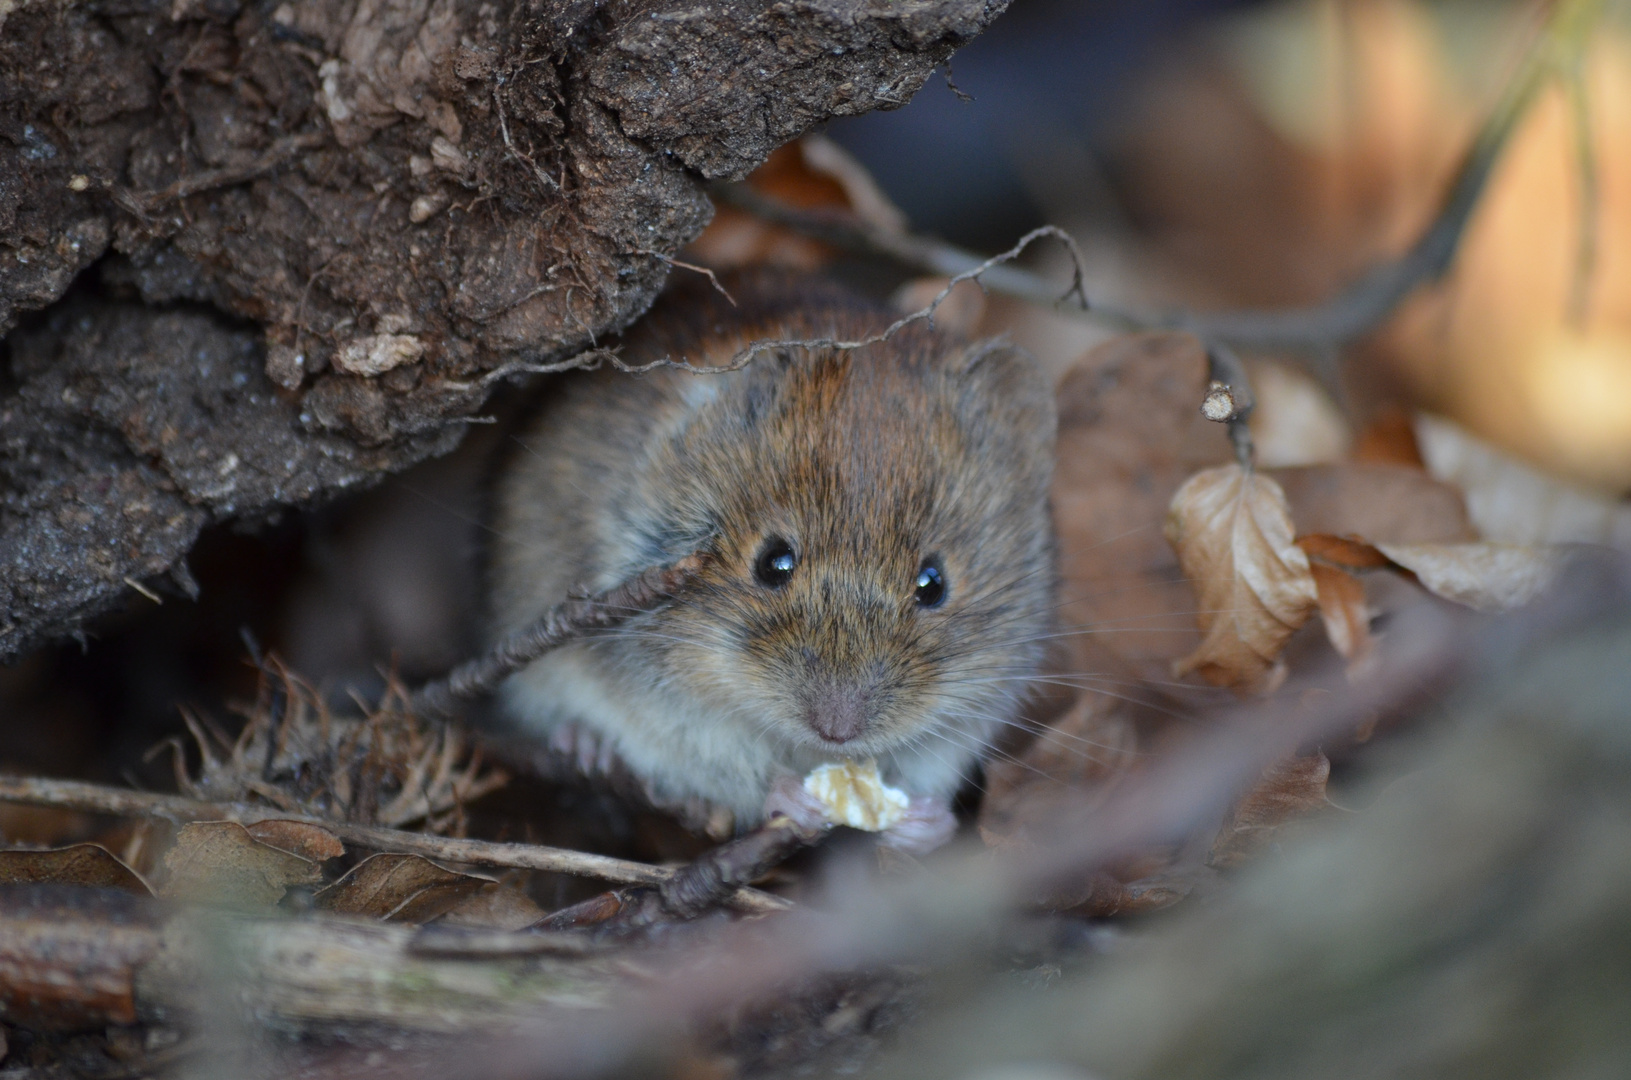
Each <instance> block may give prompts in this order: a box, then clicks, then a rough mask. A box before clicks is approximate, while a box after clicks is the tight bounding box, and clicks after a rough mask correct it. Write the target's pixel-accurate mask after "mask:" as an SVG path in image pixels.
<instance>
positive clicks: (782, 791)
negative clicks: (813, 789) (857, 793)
mask: <svg viewBox="0 0 1631 1080" xmlns="http://www.w3.org/2000/svg"><path fill="white" fill-rule="evenodd" d="M776 814H785V815H786V816H787V817H788V818H790V819H791V820H792V822H793V824H794V825H797V826H798V827H799V828H800V829H802V830H804V831H805V832H812V833H814V832H821V831H822V830H824V829H826V828H828V827H829V826H830V825H831V824H832V822H830V821H828V820H827V808H826V807H825V806H823V805H822V804H821V801H820V800H819V799H817V798H816V797H815V796H814V795H811V794H810V793H809V792H808V791H805V790H804V783H803V781H801V780H800V779H799V778H798V777H796V776H793V775H791V774H789V775H785V776H780V777H777V779H776V782H775V783H774V784H772V785H770V794H768V795H766V796H765V820H766V821H769V820H770V819H771V818H772V817H773V816H775V815H776Z"/></svg>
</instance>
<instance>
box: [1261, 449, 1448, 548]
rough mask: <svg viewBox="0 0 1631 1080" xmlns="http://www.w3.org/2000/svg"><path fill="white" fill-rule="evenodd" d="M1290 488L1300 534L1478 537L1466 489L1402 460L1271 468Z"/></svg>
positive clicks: (1432, 539) (1423, 539)
mask: <svg viewBox="0 0 1631 1080" xmlns="http://www.w3.org/2000/svg"><path fill="white" fill-rule="evenodd" d="M1269 475H1270V476H1272V477H1274V479H1275V480H1276V481H1277V482H1278V483H1279V484H1280V487H1281V489H1282V490H1283V491H1284V492H1285V493H1286V503H1287V504H1288V505H1289V506H1290V507H1291V520H1292V521H1293V522H1295V523H1296V526H1297V535H1298V536H1303V535H1306V534H1308V533H1324V534H1327V535H1331V536H1362V537H1364V538H1365V539H1367V540H1392V541H1397V542H1398V543H1401V544H1436V543H1456V542H1460V541H1465V540H1477V539H1478V538H1479V537H1478V533H1477V531H1476V530H1474V529H1473V527H1472V524H1471V522H1470V521H1468V519H1467V508H1466V505H1465V504H1464V503H1463V502H1462V499H1461V492H1460V491H1459V490H1457V489H1456V488H1454V487H1451V486H1450V485H1448V484H1445V483H1442V482H1440V481H1438V480H1435V479H1433V478H1432V477H1431V476H1429V475H1428V474H1427V473H1425V472H1423V471H1422V470H1420V469H1414V468H1410V467H1408V466H1402V465H1366V464H1351V463H1350V464H1343V465H1316V466H1311V467H1309V468H1303V469H1271V470H1269Z"/></svg>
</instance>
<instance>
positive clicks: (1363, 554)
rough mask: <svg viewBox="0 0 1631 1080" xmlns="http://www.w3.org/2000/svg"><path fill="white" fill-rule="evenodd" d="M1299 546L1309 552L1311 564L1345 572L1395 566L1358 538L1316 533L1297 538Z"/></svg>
mask: <svg viewBox="0 0 1631 1080" xmlns="http://www.w3.org/2000/svg"><path fill="white" fill-rule="evenodd" d="M1297 546H1298V547H1300V548H1302V549H1303V551H1305V552H1307V554H1308V558H1309V560H1310V561H1311V562H1323V563H1327V564H1329V565H1331V566H1336V567H1340V568H1342V569H1344V570H1380V569H1382V568H1383V567H1385V566H1391V565H1393V564H1392V563H1390V562H1388V558H1387V556H1386V555H1383V554H1382V553H1381V552H1380V551H1377V550H1376V548H1374V547H1372V546H1371V545H1370V544H1369V543H1367V542H1366V541H1364V540H1361V539H1360V538H1359V537H1357V536H1327V535H1325V534H1324V533H1314V534H1312V535H1310V536H1299V537H1297Z"/></svg>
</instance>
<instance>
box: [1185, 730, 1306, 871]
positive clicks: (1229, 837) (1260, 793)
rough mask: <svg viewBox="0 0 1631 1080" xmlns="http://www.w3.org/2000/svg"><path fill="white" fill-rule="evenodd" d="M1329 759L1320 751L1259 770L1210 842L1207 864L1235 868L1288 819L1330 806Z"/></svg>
mask: <svg viewBox="0 0 1631 1080" xmlns="http://www.w3.org/2000/svg"><path fill="white" fill-rule="evenodd" d="M1330 778H1331V762H1330V761H1329V760H1327V758H1326V757H1325V755H1324V754H1319V753H1316V754H1309V755H1306V756H1302V757H1289V758H1286V759H1285V760H1283V761H1278V762H1276V763H1274V764H1273V765H1270V766H1269V767H1268V768H1267V769H1266V770H1264V772H1263V775H1262V776H1261V777H1259V778H1258V781H1257V785H1256V786H1255V787H1253V788H1252V790H1250V791H1248V792H1247V793H1246V794H1245V795H1244V796H1243V797H1242V798H1241V799H1240V801H1239V802H1238V803H1236V804H1235V808H1234V810H1233V811H1232V812H1231V813H1230V815H1229V818H1228V820H1227V821H1225V822H1224V824H1223V828H1221V829H1220V830H1218V835H1217V838H1216V839H1215V840H1213V841H1212V853H1211V856H1210V857H1209V858H1208V860H1207V861H1208V862H1209V863H1211V865H1213V866H1216V867H1219V868H1227V867H1231V866H1238V865H1240V864H1241V863H1242V862H1244V861H1246V860H1247V859H1248V858H1250V857H1251V856H1252V855H1254V854H1255V853H1257V852H1258V851H1261V850H1262V849H1263V848H1264V847H1265V846H1267V845H1268V844H1269V843H1270V842H1271V841H1272V840H1273V839H1274V836H1275V832H1276V830H1278V829H1279V828H1280V827H1282V826H1283V825H1285V824H1286V823H1287V822H1290V821H1293V820H1295V819H1297V818H1300V817H1303V816H1305V815H1307V814H1309V813H1312V812H1313V811H1315V810H1319V809H1322V808H1323V807H1326V806H1328V805H1330V800H1329V799H1328V798H1327V797H1326V794H1325V785H1326V782H1327V781H1329V780H1330Z"/></svg>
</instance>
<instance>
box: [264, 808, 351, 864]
mask: <svg viewBox="0 0 1631 1080" xmlns="http://www.w3.org/2000/svg"><path fill="white" fill-rule="evenodd" d="M249 835H250V836H253V837H254V838H255V839H256V840H259V841H260V842H261V843H263V844H270V845H272V846H273V847H275V848H278V849H280V850H283V851H287V852H288V853H289V854H291V855H299V856H300V857H301V858H302V859H310V860H311V861H312V862H314V863H320V862H326V861H327V860H329V859H338V858H339V857H340V856H341V855H344V854H345V845H344V844H342V843H341V842H340V838H339V837H338V836H335V835H334V834H333V833H331V832H329V831H328V830H327V829H325V828H323V827H322V826H321V825H312V824H310V823H309V822H305V821H288V820H285V819H283V818H269V819H268V820H266V821H257V822H255V824H253V825H251V826H249Z"/></svg>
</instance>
